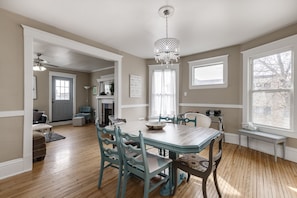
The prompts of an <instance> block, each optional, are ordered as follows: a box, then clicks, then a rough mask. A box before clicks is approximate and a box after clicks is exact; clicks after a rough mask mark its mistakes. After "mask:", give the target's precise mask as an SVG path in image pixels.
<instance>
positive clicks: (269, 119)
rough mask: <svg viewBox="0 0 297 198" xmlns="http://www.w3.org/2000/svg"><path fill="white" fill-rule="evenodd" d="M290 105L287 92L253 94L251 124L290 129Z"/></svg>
mask: <svg viewBox="0 0 297 198" xmlns="http://www.w3.org/2000/svg"><path fill="white" fill-rule="evenodd" d="M290 104H291V103H290V93H289V92H285V91H283V92H264V91H263V92H262V91H261V92H254V93H253V94H252V122H254V123H256V124H261V125H266V126H272V127H278V128H285V129H290V110H291V106H290Z"/></svg>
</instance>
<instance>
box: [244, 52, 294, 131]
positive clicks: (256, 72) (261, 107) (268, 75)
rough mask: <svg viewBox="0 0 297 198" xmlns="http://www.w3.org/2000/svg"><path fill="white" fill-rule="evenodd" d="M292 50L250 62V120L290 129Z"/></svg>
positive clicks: (267, 125) (268, 125)
mask: <svg viewBox="0 0 297 198" xmlns="http://www.w3.org/2000/svg"><path fill="white" fill-rule="evenodd" d="M292 62H293V61H292V51H291V50H289V51H282V52H278V53H274V54H271V55H268V56H263V57H258V58H254V59H252V61H251V71H252V72H251V74H252V76H251V78H252V79H251V83H252V85H251V108H250V111H251V114H250V115H251V118H250V119H251V121H252V122H253V123H255V124H259V125H262V126H266V127H274V128H283V129H291V126H292V125H291V114H292V112H291V111H292V107H291V100H292V99H291V97H292V95H291V88H292V87H293V84H292Z"/></svg>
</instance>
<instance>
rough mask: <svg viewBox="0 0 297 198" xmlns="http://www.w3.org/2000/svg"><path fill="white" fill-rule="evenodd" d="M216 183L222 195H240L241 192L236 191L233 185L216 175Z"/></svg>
mask: <svg viewBox="0 0 297 198" xmlns="http://www.w3.org/2000/svg"><path fill="white" fill-rule="evenodd" d="M218 183H219V187H220V189H221V192H222V193H223V194H224V195H233V196H238V197H240V196H241V193H240V192H239V191H237V190H236V189H235V188H234V187H232V186H231V185H230V184H229V183H228V182H226V181H225V180H224V179H223V178H222V177H220V176H218Z"/></svg>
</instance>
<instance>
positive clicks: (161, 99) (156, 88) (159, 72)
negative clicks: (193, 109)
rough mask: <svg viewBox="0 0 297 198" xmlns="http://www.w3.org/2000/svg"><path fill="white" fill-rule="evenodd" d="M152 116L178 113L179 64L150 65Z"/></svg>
mask: <svg viewBox="0 0 297 198" xmlns="http://www.w3.org/2000/svg"><path fill="white" fill-rule="evenodd" d="M149 70H150V105H149V106H150V118H158V117H159V115H168V116H170V115H177V113H178V112H177V111H178V108H177V107H178V84H179V83H178V76H179V74H178V72H179V69H178V65H172V66H168V68H167V67H166V66H159V65H150V66H149Z"/></svg>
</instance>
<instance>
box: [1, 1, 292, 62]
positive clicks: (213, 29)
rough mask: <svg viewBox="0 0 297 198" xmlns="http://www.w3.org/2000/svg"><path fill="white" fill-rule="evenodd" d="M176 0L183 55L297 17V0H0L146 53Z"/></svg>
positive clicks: (172, 28) (173, 26) (175, 33)
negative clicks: (164, 9) (162, 10)
mask: <svg viewBox="0 0 297 198" xmlns="http://www.w3.org/2000/svg"><path fill="white" fill-rule="evenodd" d="M166 4H169V5H172V6H173V7H174V8H175V13H174V15H173V16H172V17H170V18H169V37H176V38H178V39H179V40H180V45H181V55H182V56H185V55H190V54H195V53H199V52H203V51H208V50H212V49H218V48H221V47H226V46H231V45H236V44H240V43H244V42H246V41H249V40H251V39H253V38H256V37H259V36H262V35H264V34H267V33H269V32H272V31H275V30H277V29H280V28H283V27H286V26H288V25H291V24H294V23H297V11H296V8H297V1H296V0H185V1H182V0H125V1H123V0H108V1H107V0H84V1H73V0H42V1H38V0H0V7H1V8H4V9H6V10H9V11H12V12H15V13H17V14H20V15H23V16H26V17H29V18H32V19H34V20H37V21H40V22H43V23H46V24H49V25H51V26H54V27H57V28H59V29H62V30H65V31H68V32H71V33H74V34H77V35H80V36H82V37H85V38H88V39H91V40H94V41H97V42H99V43H102V44H105V45H107V46H110V47H113V48H115V49H118V50H121V51H124V52H127V53H130V54H133V55H135V56H138V57H142V58H153V44H154V42H155V41H156V40H157V39H159V38H162V37H164V36H165V19H164V18H161V17H160V16H159V15H158V10H159V8H160V7H161V6H163V5H166Z"/></svg>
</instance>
